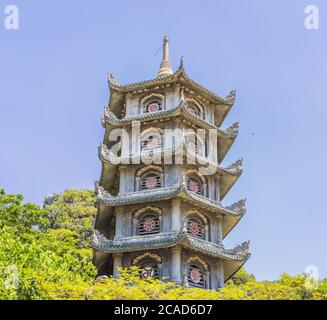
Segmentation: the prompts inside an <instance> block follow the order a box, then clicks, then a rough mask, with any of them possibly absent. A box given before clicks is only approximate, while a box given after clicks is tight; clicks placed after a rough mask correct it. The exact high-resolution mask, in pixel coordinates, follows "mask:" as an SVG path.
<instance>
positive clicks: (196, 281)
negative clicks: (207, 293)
mask: <svg viewBox="0 0 327 320" xmlns="http://www.w3.org/2000/svg"><path fill="white" fill-rule="evenodd" d="M187 281H188V284H189V286H190V287H194V288H202V289H204V288H205V271H204V268H203V267H202V266H200V264H198V263H194V262H192V263H190V264H189V266H188V270H187Z"/></svg>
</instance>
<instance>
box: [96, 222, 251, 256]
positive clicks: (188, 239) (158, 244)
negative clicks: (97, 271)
mask: <svg viewBox="0 0 327 320" xmlns="http://www.w3.org/2000/svg"><path fill="white" fill-rule="evenodd" d="M176 244H182V245H183V246H185V247H187V248H191V249H194V250H197V251H200V252H202V253H205V254H208V255H211V256H214V257H220V258H223V259H227V260H237V261H242V260H246V259H248V257H249V256H250V252H249V242H244V243H242V244H241V245H238V246H236V247H235V248H234V249H231V250H227V249H225V248H224V246H223V245H222V244H215V243H212V242H209V241H206V240H202V239H199V238H196V237H193V236H191V235H189V234H188V233H187V232H186V230H185V228H184V229H183V230H181V231H180V232H170V233H159V234H155V235H146V236H134V237H125V238H118V239H116V240H108V239H107V238H106V237H105V236H104V235H102V234H100V233H99V232H98V231H97V230H95V232H94V241H93V243H92V247H93V248H94V249H96V250H98V251H101V252H106V253H114V252H128V251H140V250H152V249H160V248H167V247H172V246H174V245H176Z"/></svg>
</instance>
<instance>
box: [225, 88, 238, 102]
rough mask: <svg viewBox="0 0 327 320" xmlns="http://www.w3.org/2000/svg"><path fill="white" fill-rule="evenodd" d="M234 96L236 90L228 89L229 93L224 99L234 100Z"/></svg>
mask: <svg viewBox="0 0 327 320" xmlns="http://www.w3.org/2000/svg"><path fill="white" fill-rule="evenodd" d="M235 97H236V90H232V91H230V92H229V94H228V95H227V96H226V97H225V99H226V100H227V101H230V100H232V101H234V100H235Z"/></svg>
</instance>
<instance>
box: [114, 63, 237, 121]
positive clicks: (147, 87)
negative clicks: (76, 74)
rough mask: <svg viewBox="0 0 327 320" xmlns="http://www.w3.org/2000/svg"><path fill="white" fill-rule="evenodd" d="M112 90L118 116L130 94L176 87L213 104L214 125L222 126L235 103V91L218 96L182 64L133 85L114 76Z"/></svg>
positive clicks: (122, 111)
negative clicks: (169, 72)
mask: <svg viewBox="0 0 327 320" xmlns="http://www.w3.org/2000/svg"><path fill="white" fill-rule="evenodd" d="M108 83H109V89H110V100H109V106H110V109H111V110H112V111H113V112H114V113H115V114H116V115H121V114H122V113H124V111H125V110H124V107H123V106H124V101H125V98H126V95H128V94H131V93H132V94H135V93H137V94H143V95H144V94H145V93H147V92H153V91H156V90H162V89H167V88H172V87H174V86H178V87H183V88H184V90H185V93H186V94H187V93H189V94H190V95H192V96H194V97H196V98H197V99H199V100H200V101H203V102H204V103H207V104H211V105H213V106H214V108H215V117H214V124H215V125H216V126H218V127H219V126H220V125H221V124H222V122H223V121H224V119H225V117H226V116H227V114H228V112H229V111H230V109H231V108H232V106H233V104H234V102H235V91H231V92H230V93H229V94H228V95H227V96H226V97H225V98H223V97H220V96H218V95H217V94H215V93H214V92H212V91H210V90H208V89H207V88H205V87H203V86H202V85H200V84H198V83H197V82H195V81H193V80H192V79H191V78H190V77H189V76H188V75H187V74H186V72H185V69H184V66H183V63H182V62H181V64H180V66H179V68H178V70H177V71H176V72H175V73H174V74H172V75H168V76H166V77H160V78H157V79H153V80H146V81H142V82H136V83H131V84H126V85H122V84H119V83H118V82H117V81H116V80H115V79H114V78H113V76H112V75H109V77H108Z"/></svg>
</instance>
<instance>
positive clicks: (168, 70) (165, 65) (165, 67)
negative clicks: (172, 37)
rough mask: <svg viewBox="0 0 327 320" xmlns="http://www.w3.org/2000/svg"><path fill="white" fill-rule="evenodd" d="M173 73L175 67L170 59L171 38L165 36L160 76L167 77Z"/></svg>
mask: <svg viewBox="0 0 327 320" xmlns="http://www.w3.org/2000/svg"><path fill="white" fill-rule="evenodd" d="M171 74H173V69H172V67H171V63H170V60H169V40H168V37H167V36H165V38H164V40H163V54H162V61H161V64H160V69H159V72H158V76H157V77H158V78H160V77H165V76H169V75H171Z"/></svg>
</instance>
